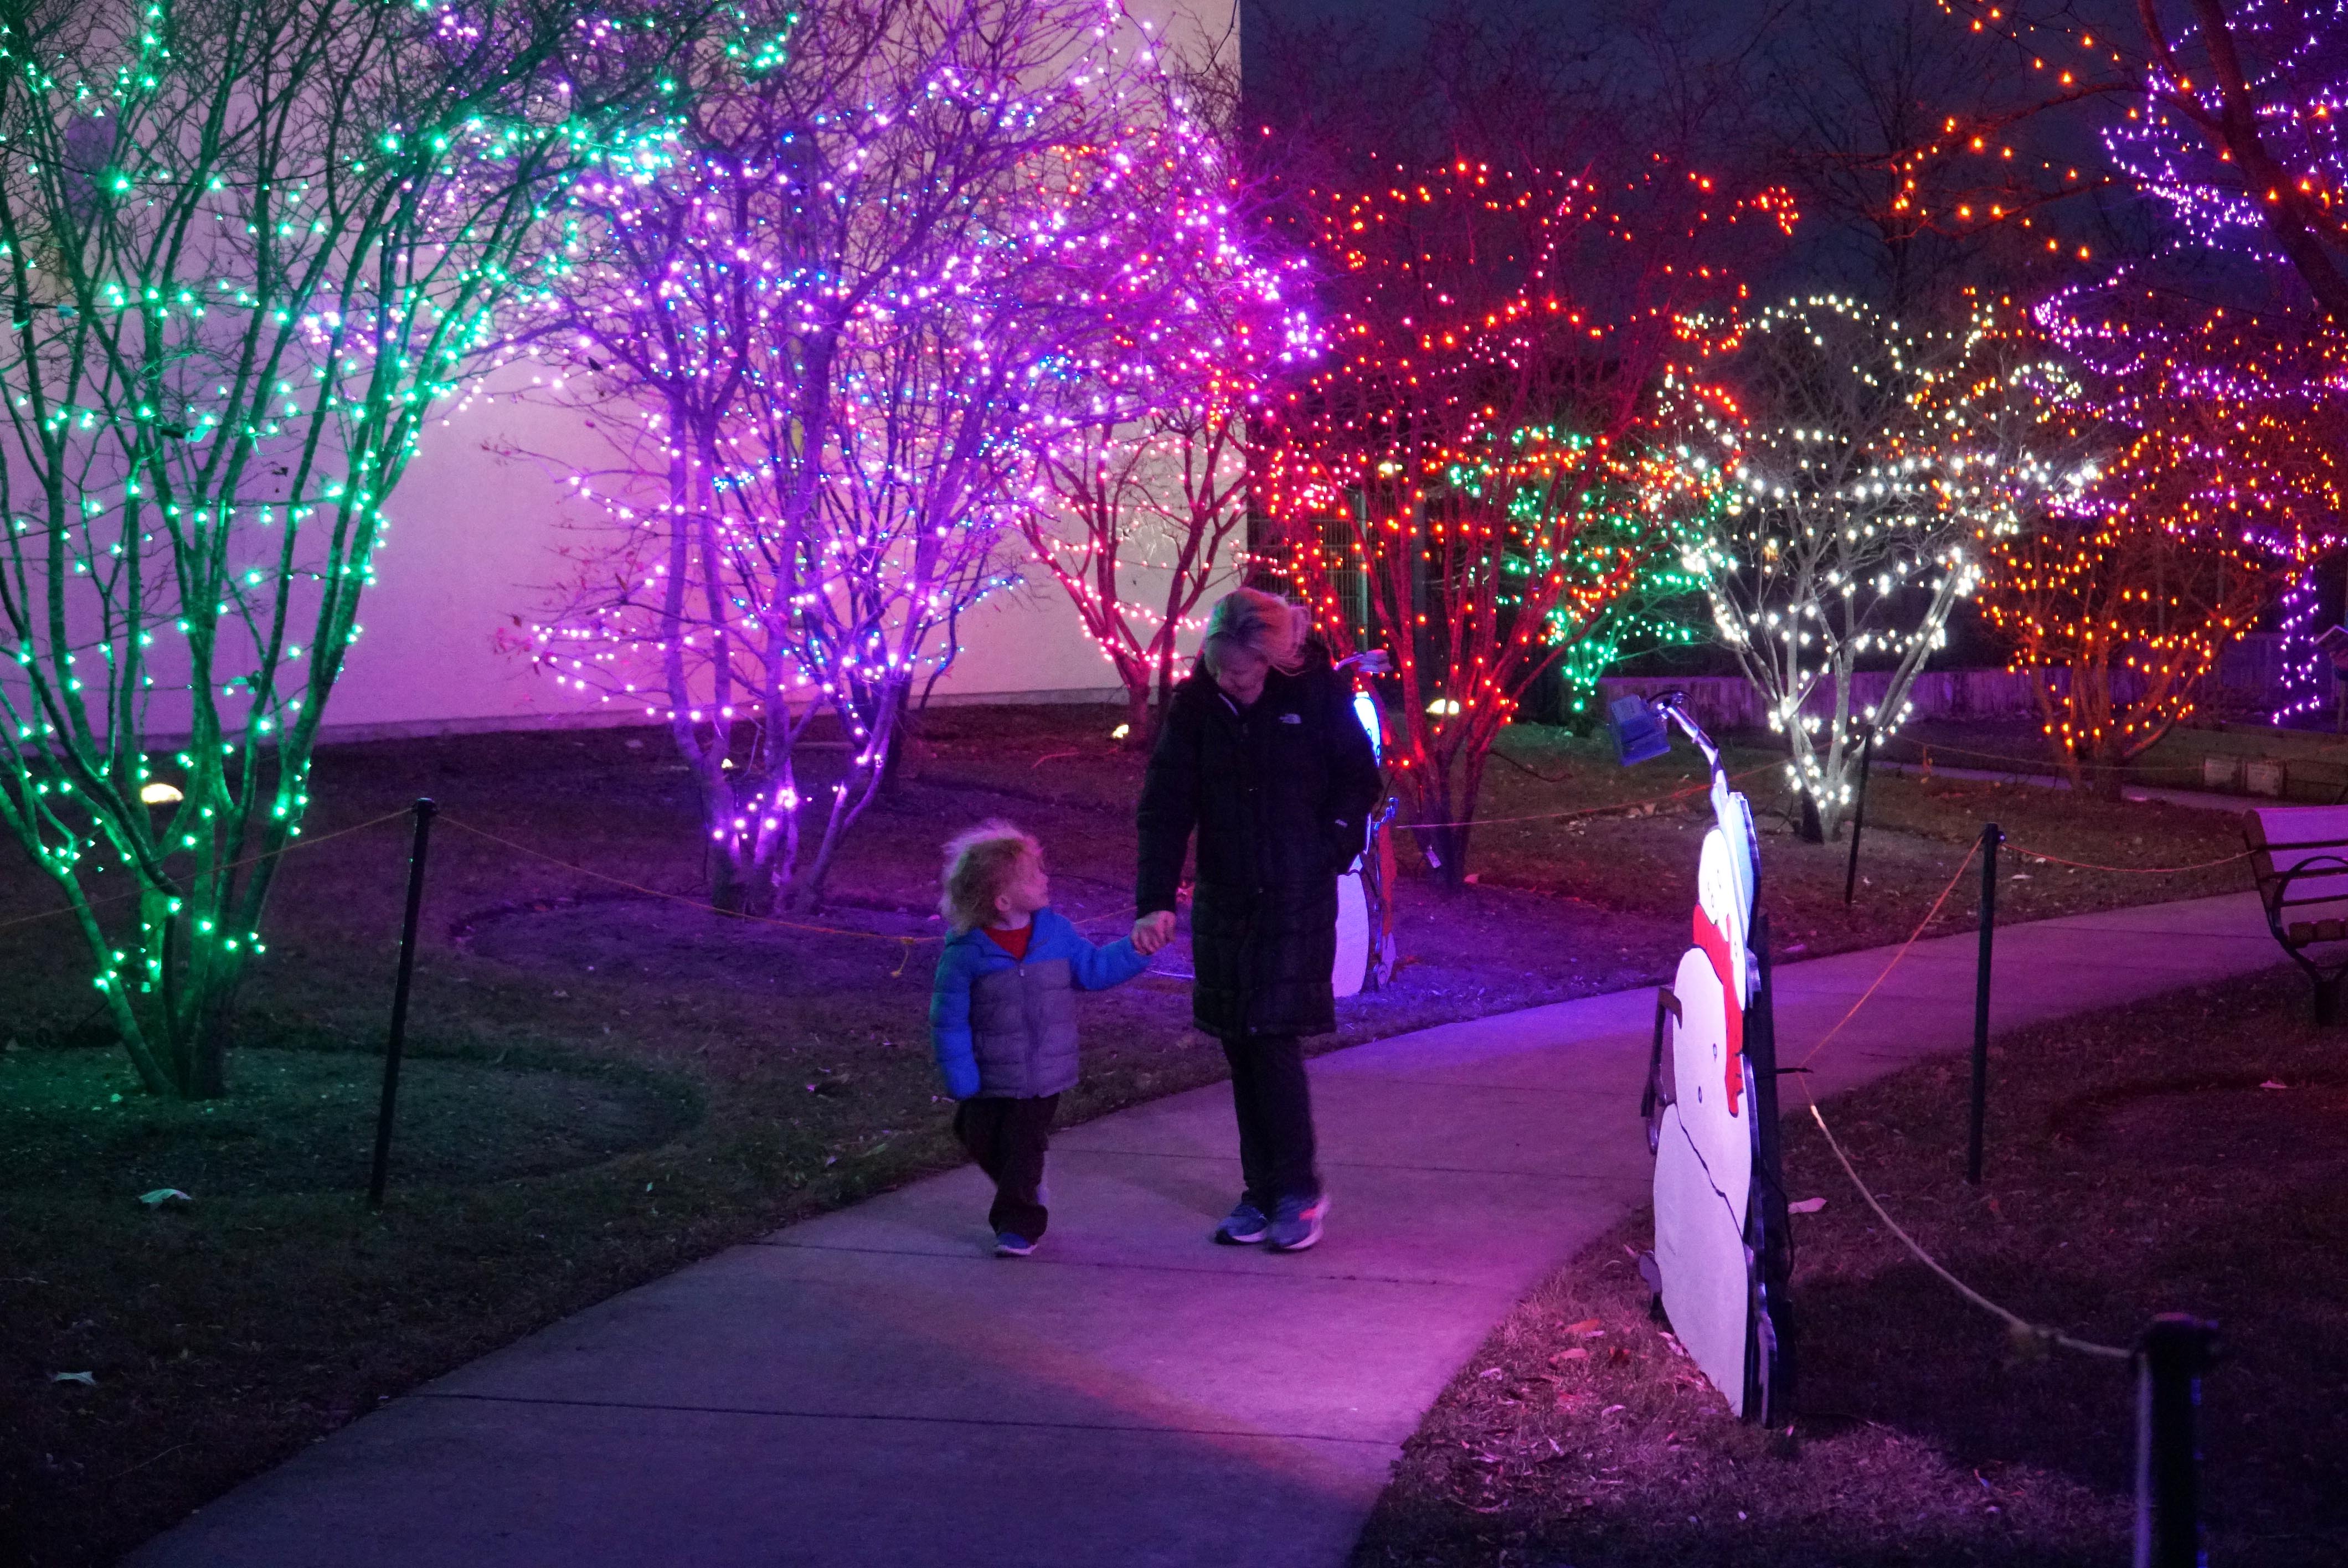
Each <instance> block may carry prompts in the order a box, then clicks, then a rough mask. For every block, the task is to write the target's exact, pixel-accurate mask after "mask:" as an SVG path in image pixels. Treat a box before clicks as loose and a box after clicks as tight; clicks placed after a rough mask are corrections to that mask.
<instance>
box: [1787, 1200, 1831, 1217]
mask: <svg viewBox="0 0 2348 1568" xmlns="http://www.w3.org/2000/svg"><path fill="white" fill-rule="evenodd" d="M1826 1206H1827V1201H1826V1199H1824V1198H1804V1199H1802V1200H1801V1201H1800V1202H1798V1203H1791V1204H1787V1205H1786V1212H1787V1214H1817V1213H1818V1211H1819V1210H1820V1209H1822V1208H1824V1207H1826Z"/></svg>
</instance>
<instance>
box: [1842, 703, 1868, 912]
mask: <svg viewBox="0 0 2348 1568" xmlns="http://www.w3.org/2000/svg"><path fill="white" fill-rule="evenodd" d="M1874 759H1875V726H1874V725H1873V724H1869V725H1868V726H1867V733H1866V734H1865V735H1864V736H1863V737H1861V738H1860V740H1859V804H1857V805H1856V806H1855V807H1854V808H1853V809H1852V811H1851V814H1850V869H1849V871H1846V872H1844V873H1843V878H1842V904H1843V907H1844V908H1846V909H1848V908H1849V907H1850V898H1851V895H1852V894H1853V893H1854V892H1856V891H1857V890H1858V888H1859V835H1860V834H1861V833H1863V832H1865V831H1866V829H1867V768H1868V764H1869V763H1870V762H1872V761H1874Z"/></svg>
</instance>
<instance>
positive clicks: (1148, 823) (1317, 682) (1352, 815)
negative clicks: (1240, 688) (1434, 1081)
mask: <svg viewBox="0 0 2348 1568" xmlns="http://www.w3.org/2000/svg"><path fill="white" fill-rule="evenodd" d="M1379 788H1380V784H1379V779H1378V764H1377V759H1376V757H1375V755H1374V754H1373V753H1372V752H1371V750H1370V739H1369V736H1368V735H1366V734H1365V733H1363V731H1362V726H1361V723H1360V722H1359V721H1358V720H1357V719H1355V717H1354V710H1353V692H1352V689H1351V687H1350V685H1349V684H1348V682H1346V681H1345V680H1344V678H1343V677H1342V676H1340V675H1339V674H1338V673H1337V672H1336V671H1334V670H1333V669H1331V668H1330V665H1329V660H1328V657H1327V655H1326V654H1325V653H1323V652H1322V651H1320V650H1319V649H1318V648H1317V647H1315V648H1313V650H1312V651H1310V652H1309V653H1308V656H1307V661H1306V664H1305V666H1304V668H1303V670H1302V671H1299V672H1298V673H1296V674H1294V675H1285V674H1282V672H1281V671H1278V670H1274V671H1271V673H1270V674H1268V675H1267V676H1266V677H1265V678H1264V685H1263V695H1262V697H1260V698H1259V699H1257V701H1256V702H1255V703H1254V705H1253V706H1251V707H1250V708H1248V709H1246V710H1245V711H1244V712H1242V711H1241V710H1240V709H1239V708H1238V707H1237V706H1235V705H1234V704H1233V703H1232V702H1231V699H1230V698H1228V697H1226V696H1225V695H1224V694H1223V692H1222V689H1221V688H1220V687H1219V686H1217V685H1216V684H1215V682H1214V680H1213V678H1212V677H1211V676H1210V675H1208V674H1207V673H1206V672H1205V671H1193V672H1192V674H1191V675H1190V677H1189V679H1188V680H1186V681H1184V682H1182V683H1181V684H1180V685H1179V686H1177V687H1176V688H1175V689H1174V695H1173V699H1172V701H1171V702H1169V704H1168V706H1167V710H1166V720H1165V723H1164V724H1163V725H1162V726H1161V727H1160V729H1159V734H1158V746H1157V749H1156V750H1155V751H1154V752H1152V753H1150V758H1149V772H1148V778H1147V779H1146V780H1145V782H1144V783H1143V784H1142V789H1141V809H1140V826H1141V876H1140V888H1139V893H1140V897H1139V898H1138V904H1139V907H1140V913H1142V914H1143V915H1152V914H1155V913H1157V912H1158V911H1159V910H1161V909H1171V908H1173V907H1174V894H1175V889H1176V888H1177V887H1178V886H1179V885H1180V883H1181V879H1182V861H1183V857H1184V853H1185V851H1186V850H1187V849H1188V848H1189V840H1190V835H1191V832H1192V830H1193V829H1196V830H1197V833H1198V839H1199V848H1198V869H1197V875H1196V877H1195V886H1193V888H1192V896H1191V906H1190V937H1191V946H1192V951H1193V956H1194V958H1195V960H1196V962H1195V968H1197V971H1198V981H1197V984H1196V985H1195V986H1194V987H1193V989H1192V990H1191V1001H1190V1007H1191V1014H1192V1017H1193V1019H1194V1020H1195V1021H1196V1022H1197V1024H1198V1027H1199V1028H1200V1029H1201V1030H1205V1031H1206V1032H1207V1033H1209V1034H1212V1035H1216V1036H1219V1037H1220V1038H1222V1039H1224V1040H1241V1039H1245V1038H1246V1037H1248V1036H1250V1035H1289V1034H1326V1033H1328V1032H1329V1031H1330V1030H1334V1029H1335V1028H1336V1027H1337V1021H1336V1007H1335V1003H1334V1000H1333V999H1332V998H1331V996H1330V991H1329V971H1330V968H1331V967H1332V966H1333V965H1334V963H1335V962H1336V958H1337V875H1338V873H1339V872H1341V871H1343V870H1344V868H1345V867H1346V866H1348V865H1349V864H1351V862H1352V861H1353V858H1354V856H1355V855H1357V854H1359V853H1360V852H1361V848H1362V843H1363V831H1364V826H1365V822H1366V820H1367V818H1368V815H1369V811H1370V807H1371V806H1372V805H1374V804H1376V801H1377V798H1378V792H1379Z"/></svg>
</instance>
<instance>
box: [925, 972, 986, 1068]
mask: <svg viewBox="0 0 2348 1568" xmlns="http://www.w3.org/2000/svg"><path fill="white" fill-rule="evenodd" d="M930 1050H931V1051H932V1053H934V1054H935V1055H936V1057H937V1059H938V1074H939V1076H940V1077H942V1078H943V1079H944V1080H945V1081H946V1092H947V1093H948V1094H950V1095H952V1096H953V1098H955V1099H956V1100H967V1099H969V1098H970V1097H971V1096H972V1095H973V1094H975V1093H977V1092H978V1057H977V1055H976V1054H975V1053H974V1052H973V1050H972V1049H971V1043H970V965H969V964H968V962H967V961H965V960H964V958H963V956H962V954H961V953H959V952H957V951H956V950H954V949H953V948H947V949H946V952H945V956H944V957H943V958H940V959H939V960H938V978H937V981H936V983H935V984H934V985H933V986H932V988H931V990H930Z"/></svg>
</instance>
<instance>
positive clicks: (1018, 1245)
mask: <svg viewBox="0 0 2348 1568" xmlns="http://www.w3.org/2000/svg"><path fill="white" fill-rule="evenodd" d="M1034 1251H1035V1243H1034V1242H1032V1241H1029V1240H1028V1239H1027V1238H1026V1237H1025V1236H1024V1235H1019V1234H1018V1233H1016V1232H1015V1231H997V1232H995V1233H994V1255H995V1256H997V1257H1025V1256H1026V1255H1028V1254H1029V1253H1031V1252H1034Z"/></svg>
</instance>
